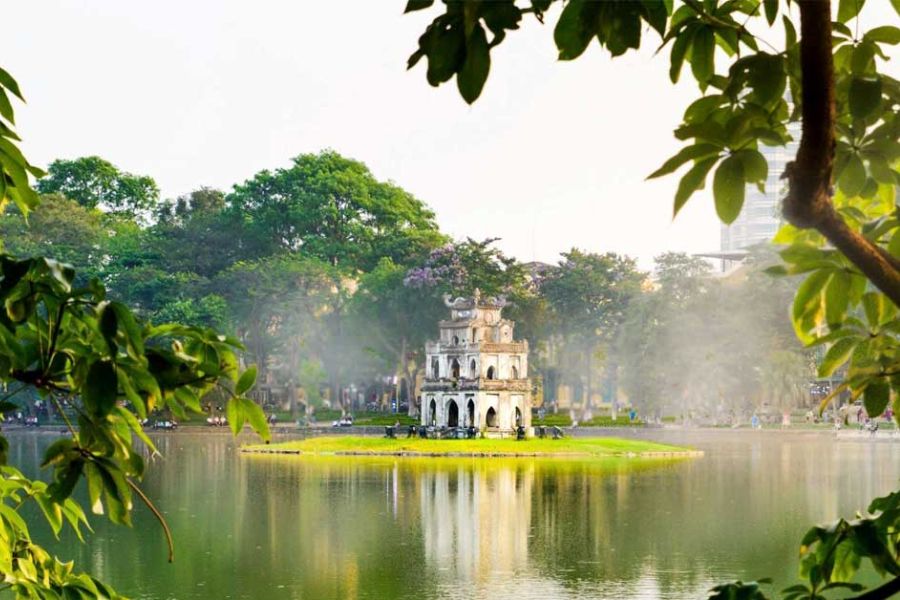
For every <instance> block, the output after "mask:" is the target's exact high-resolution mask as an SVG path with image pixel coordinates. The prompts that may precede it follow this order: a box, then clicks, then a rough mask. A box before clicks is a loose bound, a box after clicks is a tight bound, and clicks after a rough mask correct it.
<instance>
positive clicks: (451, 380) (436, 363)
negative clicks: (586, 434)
mask: <svg viewBox="0 0 900 600" xmlns="http://www.w3.org/2000/svg"><path fill="white" fill-rule="evenodd" d="M444 302H445V303H446V305H447V308H449V309H450V319H449V320H447V321H441V322H440V330H441V337H440V339H439V340H437V341H434V342H428V343H426V344H425V355H426V358H425V360H426V362H425V364H426V365H428V370H427V371H426V375H425V382H424V384H423V385H422V396H423V400H422V425H426V426H433V427H446V428H451V429H452V428H458V427H475V428H476V429H479V430H482V431H484V432H485V435H492V434H495V435H503V434H505V433H509V432H512V431H513V430H514V429H515V428H516V427H518V426H520V425H521V426H523V427H526V428H528V427H530V426H531V383H530V381H529V380H528V342H527V341H516V340H515V339H514V337H513V327H514V326H515V323H513V322H512V321H510V320H508V319H504V318H503V317H502V316H501V314H500V311H501V310H502V309H503V307H504V306H505V304H506V303H505V301H504V300H503V299H502V298H500V299H498V298H482V297H481V294H480V293H479V292H478V290H475V295H474V296H473V297H472V298H457V299H455V300H451V298H450V296H446V297H445V298H444Z"/></svg>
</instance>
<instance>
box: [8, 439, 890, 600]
mask: <svg viewBox="0 0 900 600" xmlns="http://www.w3.org/2000/svg"><path fill="white" fill-rule="evenodd" d="M649 437H651V438H653V439H657V440H659V441H665V442H671V443H685V444H691V445H693V446H695V447H697V448H700V449H702V450H704V451H705V452H706V455H705V456H704V457H703V458H697V459H689V460H679V461H671V460H655V461H642V460H625V461H615V462H612V461H611V462H599V463H597V462H594V463H591V462H584V461H574V460H572V461H554V460H548V459H508V460H507V459H504V460H498V459H453V460H450V459H437V460H434V459H432V460H429V459H395V458H379V459H359V458H352V459H351V458H327V459H306V458H299V457H271V456H242V455H240V454H238V452H237V451H236V444H235V442H234V441H233V440H232V439H231V438H230V437H229V436H227V435H219V434H190V433H184V432H179V433H175V434H166V435H160V436H158V437H157V439H156V441H157V443H158V446H159V449H160V451H161V452H162V453H163V454H164V455H165V458H164V459H163V460H160V461H157V462H156V463H155V464H154V465H153V466H152V468H151V470H150V472H149V474H148V476H147V478H146V481H145V485H144V489H145V490H146V491H147V492H148V493H149V495H150V496H151V497H152V498H154V499H155V500H156V503H157V505H158V506H160V507H161V508H162V509H163V510H164V512H165V513H166V516H167V518H168V520H169V523H170V525H171V526H172V530H173V532H174V535H175V538H176V560H175V563H174V564H167V563H166V549H165V543H164V540H163V536H162V532H161V531H160V529H159V527H158V526H157V525H156V523H155V521H154V520H153V518H152V516H151V515H150V514H149V512H148V511H147V510H146V509H144V508H143V507H139V508H138V509H137V510H136V514H135V524H136V527H135V529H133V530H130V529H127V528H123V527H115V526H112V525H110V524H109V523H107V522H106V521H104V520H103V519H102V518H100V517H93V518H92V524H93V525H94V527H95V533H94V534H93V535H91V536H90V538H89V540H88V542H87V543H86V544H80V543H78V542H77V541H76V540H74V539H73V538H72V537H71V536H70V537H64V538H63V539H62V540H61V541H60V542H50V541H47V540H46V539H45V540H42V541H45V542H46V543H48V545H49V546H51V547H52V548H53V549H55V550H56V551H57V552H58V553H59V554H60V555H61V556H62V557H64V558H66V559H75V560H76V561H77V562H78V564H80V565H81V566H82V567H84V568H88V569H90V570H91V571H93V572H94V573H95V574H96V575H98V576H100V577H101V578H102V579H105V580H107V581H109V582H111V583H112V584H113V585H114V586H115V587H116V588H117V589H118V590H119V591H120V592H122V593H125V594H127V595H129V596H131V597H133V598H147V599H149V598H153V599H168V598H178V599H188V598H215V599H219V598H254V599H256V598H260V599H263V598H265V599H269V598H271V599H278V598H290V599H300V598H303V599H315V600H330V599H342V600H351V599H355V598H368V599H379V600H380V599H391V598H403V599H407V598H408V599H416V600H421V599H437V598H478V599H491V600H492V599H500V598H541V599H556V598H566V599H568V598H572V599H574V598H579V599H583V598H610V599H612V598H616V599H621V598H704V597H705V596H706V590H707V589H708V588H709V587H710V586H711V585H713V583H714V582H720V581H723V580H728V579H734V578H744V579H752V578H756V577H763V576H771V577H774V578H775V580H776V586H783V584H784V583H785V582H787V581H789V580H790V579H791V578H792V577H793V576H794V574H795V573H796V567H797V543H798V540H799V539H800V537H801V536H802V534H803V532H804V531H805V530H806V527H807V526H808V525H809V524H810V523H813V522H817V521H823V520H829V519H833V518H835V517H837V516H839V515H846V516H850V515H851V514H852V513H853V512H854V511H855V510H857V509H860V508H863V507H864V505H865V503H866V501H867V500H868V499H870V498H872V497H874V496H875V495H877V494H882V493H885V492H887V491H889V490H890V489H892V488H894V487H896V486H897V485H898V483H900V442H893V443H891V442H871V441H836V440H835V439H833V438H832V437H831V436H829V435H822V434H783V435H782V434H777V433H765V432H722V433H719V432H711V433H689V432H688V433H681V432H658V433H656V434H655V435H650V436H649ZM52 439H53V438H52V436H49V435H41V434H37V435H35V434H18V435H17V434H11V435H10V442H11V456H10V462H11V463H12V464H24V465H26V466H27V469H28V470H31V471H32V472H35V470H36V465H37V464H38V462H39V460H40V456H41V454H42V452H43V448H44V447H45V446H46V445H47V444H48V443H49V442H50V441H51V440H52ZM41 537H44V538H46V536H41Z"/></svg>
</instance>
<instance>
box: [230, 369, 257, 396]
mask: <svg viewBox="0 0 900 600" xmlns="http://www.w3.org/2000/svg"><path fill="white" fill-rule="evenodd" d="M256 371H257V369H256V365H250V366H249V367H247V369H246V370H245V371H244V372H243V373H241V378H240V379H238V382H237V385H236V386H235V388H234V393H235V394H236V395H238V396H243V395H244V394H246V393H247V390H249V389H250V388H252V387H253V384H254V383H256Z"/></svg>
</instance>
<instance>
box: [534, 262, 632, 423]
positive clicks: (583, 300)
mask: <svg viewBox="0 0 900 600" xmlns="http://www.w3.org/2000/svg"><path fill="white" fill-rule="evenodd" d="M644 278H645V275H644V274H643V273H641V272H640V271H638V270H637V265H636V264H635V261H634V259H631V258H626V257H622V256H619V255H617V254H613V253H607V254H591V253H587V252H583V251H581V250H578V249H577V248H573V249H572V250H570V251H569V252H566V253H564V254H563V255H562V260H561V261H560V263H559V265H558V266H557V267H556V268H555V269H553V270H551V271H549V272H548V273H547V274H546V275H545V276H544V278H543V279H542V281H541V283H540V292H541V295H542V296H543V297H544V298H545V299H546V301H547V305H548V307H549V311H550V315H551V316H550V319H551V322H552V323H553V325H552V327H553V330H554V331H555V332H557V333H558V334H559V335H560V336H561V338H562V339H563V343H562V344H561V347H562V348H563V349H564V352H563V353H562V354H563V355H564V360H563V361H562V362H563V363H564V364H567V363H568V364H578V365H580V367H581V368H580V369H572V368H564V369H563V372H564V375H567V376H568V378H570V379H571V378H573V377H574V378H575V380H576V381H578V382H580V381H581V380H582V378H581V376H580V374H583V376H584V378H583V381H584V399H585V402H584V407H585V408H586V409H590V407H591V403H592V395H593V391H594V389H595V386H594V369H595V367H596V366H598V364H599V365H603V364H607V365H609V366H612V367H613V368H612V369H611V370H610V373H609V375H610V379H608V383H609V384H610V388H611V389H615V388H616V385H615V375H614V372H615V368H614V363H613V362H610V361H608V360H606V358H608V350H609V346H610V344H611V343H612V342H613V340H614V339H615V337H616V335H617V334H618V331H619V326H620V325H621V323H622V321H623V319H624V316H625V310H626V308H627V307H628V304H629V302H630V301H631V300H632V298H633V297H635V296H636V295H637V294H639V293H640V291H641V284H642V283H643V281H644ZM579 387H580V386H579ZM613 400H614V399H613Z"/></svg>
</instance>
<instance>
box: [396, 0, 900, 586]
mask: <svg viewBox="0 0 900 600" xmlns="http://www.w3.org/2000/svg"><path fill="white" fill-rule="evenodd" d="M434 4H435V3H434V2H433V0H410V1H409V2H408V4H407V11H416V10H423V9H427V8H429V7H432V6H433V5H434ZM553 4H554V2H553V0H530V1H528V2H526V1H521V2H516V1H515V0H505V1H502V2H480V1H471V2H461V3H455V2H445V3H444V6H443V10H442V11H440V12H439V14H438V15H437V16H436V17H435V18H434V19H433V21H432V22H431V23H430V24H429V25H428V27H427V28H426V30H425V32H424V33H423V34H422V36H421V37H420V38H419V44H418V48H417V49H416V50H415V52H414V53H413V54H412V56H411V57H410V60H409V66H410V67H413V66H414V65H416V64H417V63H418V62H419V61H420V60H421V59H422V58H423V57H424V58H427V60H428V71H427V78H428V81H429V83H430V84H431V85H439V84H440V83H443V82H445V81H448V80H450V79H451V78H453V77H454V76H455V77H456V80H457V85H458V87H459V90H460V93H461V95H462V97H463V98H464V99H465V100H466V101H467V102H469V103H471V102H473V101H474V100H475V99H477V98H478V96H479V95H480V94H481V92H482V89H483V88H484V85H485V81H486V79H487V76H488V72H489V69H490V66H491V54H492V52H491V51H492V50H493V49H494V48H496V46H497V45H499V44H500V43H501V42H503V40H504V39H505V37H506V34H507V33H508V32H509V31H512V30H516V29H518V28H519V25H520V22H521V21H522V20H523V16H524V15H526V14H532V15H534V16H535V17H536V19H537V20H538V21H540V22H543V21H544V17H545V15H546V14H547V13H548V12H549V10H550V8H551V6H552V5H553ZM559 4H562V10H561V11H560V12H559V16H558V19H557V22H556V25H555V28H554V31H553V37H554V41H555V43H556V46H557V48H558V50H559V58H560V59H561V60H572V59H575V58H577V57H579V56H581V55H582V54H583V53H584V52H585V50H586V49H587V47H588V46H589V45H590V43H591V41H592V40H594V39H596V40H597V42H598V43H599V45H600V46H601V47H603V48H605V49H606V50H608V51H609V53H610V54H611V55H612V56H618V55H621V54H623V53H625V52H627V51H628V50H629V49H636V48H638V47H640V45H641V42H642V41H645V40H642V35H643V31H644V29H645V25H646V26H647V29H648V31H651V32H655V34H656V35H658V36H659V40H660V42H661V47H668V48H670V50H669V58H670V70H669V75H670V78H671V80H672V81H673V82H676V81H677V80H678V79H679V77H680V75H681V73H682V71H683V70H684V67H685V63H688V64H689V66H690V72H691V75H692V76H693V78H694V80H695V81H696V83H697V85H698V86H699V88H700V90H701V92H702V93H703V95H702V97H700V98H698V99H697V100H696V101H695V102H693V103H691V104H690V106H688V108H687V109H686V111H685V113H684V118H683V122H682V124H681V125H680V126H679V127H678V128H677V129H676V130H675V136H676V138H678V139H679V140H682V141H685V142H687V143H688V145H686V146H685V147H684V148H683V149H682V150H681V151H680V152H679V153H678V154H676V155H675V156H673V157H672V158H670V159H669V160H668V161H666V162H665V164H663V165H662V166H661V167H660V168H659V169H658V170H657V171H655V172H654V173H652V174H651V175H650V177H659V176H663V175H667V174H670V173H673V172H675V171H677V170H678V169H680V168H682V167H685V166H688V165H689V167H688V169H687V171H686V172H685V173H684V174H683V175H682V177H681V179H680V182H679V185H678V189H677V192H676V195H675V201H674V213H675V214H677V213H678V212H679V210H680V209H681V208H682V207H683V206H684V204H685V203H686V202H687V200H688V199H689V198H690V197H691V196H692V195H693V194H694V193H695V192H696V191H697V190H698V189H701V188H703V187H704V185H705V184H706V182H707V180H708V179H709V178H710V175H711V177H712V192H713V194H712V195H713V198H714V201H715V208H716V212H717V214H718V216H719V218H720V219H721V220H722V221H723V222H725V223H731V222H733V221H734V220H735V219H736V218H737V216H738V215H739V214H740V211H741V208H742V207H743V203H744V195H745V190H746V186H747V185H756V186H759V187H761V188H763V187H764V185H765V181H766V179H767V176H768V165H767V164H766V161H765V159H764V157H763V156H762V155H761V153H760V152H759V150H760V147H761V145H768V146H780V145H784V144H785V143H786V142H787V141H789V139H790V137H791V136H790V133H789V128H788V126H789V125H790V124H792V123H800V124H801V126H802V131H803V135H802V137H801V140H800V147H799V151H798V154H797V157H796V160H795V161H794V162H793V163H791V165H789V167H788V169H787V170H786V172H785V173H784V174H783V176H784V177H785V178H786V179H787V180H788V183H789V185H788V193H787V195H786V196H785V198H784V202H783V210H782V214H783V215H784V216H785V217H786V218H787V220H788V221H789V223H790V225H788V226H786V228H785V229H784V230H783V231H782V232H781V233H779V235H778V236H777V238H776V242H778V243H780V244H784V245H786V246H787V247H786V248H784V249H783V251H782V259H783V260H784V262H785V263H786V265H785V266H779V267H776V268H775V269H773V272H777V273H781V274H791V275H796V274H804V275H805V276H806V278H805V280H804V281H803V283H802V284H801V285H800V286H799V288H798V290H797V293H796V296H795V298H794V302H793V308H792V315H791V316H792V321H793V324H794V328H795V330H796V333H797V334H798V336H799V337H800V339H801V340H802V341H804V342H805V343H807V344H811V345H815V344H819V345H825V346H826V347H827V348H828V350H827V352H826V354H825V358H824V361H823V362H822V364H821V366H820V374H821V375H823V376H827V375H831V374H832V373H834V372H835V371H836V370H837V369H838V368H845V369H846V373H847V376H846V378H845V381H844V384H843V385H842V386H841V388H839V390H838V391H841V390H843V389H848V390H849V391H850V392H851V397H853V398H856V397H859V396H862V398H863V401H864V403H865V405H866V410H867V412H868V413H869V415H870V416H872V417H876V416H878V415H880V414H882V413H883V412H884V411H885V409H886V408H887V407H888V406H889V405H892V407H893V410H894V414H895V416H896V417H897V418H898V420H900V393H898V392H900V368H898V366H900V363H898V360H900V354H898V339H897V333H898V331H900V327H898V315H897V305H898V304H900V244H898V242H900V220H898V219H897V217H896V215H895V194H896V188H897V185H898V183H900V174H898V171H897V170H896V165H897V161H898V160H900V144H898V142H897V139H898V137H900V129H898V128H900V111H898V110H897V107H898V105H900V83H898V81H897V80H896V79H894V78H892V77H890V76H889V75H888V74H886V73H885V72H884V71H883V70H880V67H881V66H882V65H883V62H884V61H886V60H887V59H888V56H887V54H886V53H885V47H887V46H892V45H896V44H898V43H900V29H898V28H897V27H895V26H892V25H880V26H877V27H874V28H872V29H869V30H867V31H866V30H863V29H862V27H863V22H862V20H861V19H859V15H860V12H861V11H862V10H863V8H864V5H865V4H866V2H865V0H839V2H838V5H837V14H836V17H837V19H836V20H834V13H833V12H832V10H831V2H830V1H829V0H797V1H796V2H794V3H793V5H794V6H795V7H796V8H797V9H798V10H799V25H800V30H801V32H802V34H803V35H802V37H801V36H798V34H797V29H798V28H797V26H796V24H795V23H796V22H797V20H798V19H796V17H795V15H794V14H792V12H791V7H792V2H790V0H784V1H779V0H759V1H753V0H745V1H742V0H724V1H723V0H682V2H681V3H680V4H679V5H678V6H677V7H676V6H675V3H674V2H673V1H672V0H641V1H640V2H591V1H588V0H569V1H568V2H564V3H563V2H560V3H559ZM892 5H893V7H894V9H895V10H896V11H897V12H898V13H900V4H898V3H897V2H892ZM779 17H780V25H781V27H782V29H783V31H784V42H783V44H782V45H781V47H780V48H776V47H775V46H773V45H771V44H770V43H769V42H764V41H762V40H761V39H760V38H759V37H757V36H756V35H754V33H752V30H753V29H755V28H757V27H759V28H769V29H772V28H773V26H774V25H775V24H776V22H778V21H779ZM849 22H853V23H852V27H851V26H849V25H848V23H849ZM488 32H490V34H491V36H492V37H491V39H490V40H488V39H487V35H488ZM651 35H653V34H652V33H651ZM761 44H762V45H764V46H765V49H761ZM723 55H724V57H723ZM722 58H725V59H727V62H726V61H725V60H721V59H722ZM726 64H727V69H726V71H724V72H720V71H719V70H718V67H719V66H721V65H726ZM834 184H836V186H837V194H833V185H834ZM651 312H652V311H651ZM831 400H832V398H831V397H828V398H826V400H825V402H823V408H824V406H825V405H826V404H827V402H829V401H831ZM892 498H894V496H890V497H888V498H887V499H879V500H876V501H875V502H873V505H872V506H871V507H870V508H871V509H872V510H875V511H878V512H879V516H877V517H874V519H881V520H882V521H879V523H883V527H882V528H881V529H880V532H881V533H876V532H875V530H876V529H877V528H878V527H879V526H878V525H875V524H874V522H873V521H865V522H866V524H865V525H860V527H861V529H859V530H858V531H860V532H862V531H865V532H866V533H865V534H864V537H859V536H858V535H857V533H856V531H857V530H853V531H854V533H853V534H849V533H847V534H846V536H847V537H845V538H839V537H837V536H836V535H834V532H839V531H841V532H843V531H847V530H848V528H847V527H846V526H845V525H842V522H838V523H837V524H836V525H834V526H833V527H831V528H828V529H827V531H828V534H827V535H824V534H821V535H820V534H818V533H816V534H814V535H813V537H812V538H810V537H809V536H807V539H806V540H805V542H804V543H805V544H807V543H811V542H813V541H815V542H816V543H817V548H818V550H817V551H816V552H817V554H816V556H817V557H818V558H816V559H810V558H808V557H809V556H811V555H809V554H807V558H806V559H804V565H805V567H804V569H803V571H802V572H801V575H802V576H803V578H804V579H805V580H807V581H808V582H809V585H808V587H804V586H795V587H793V588H789V589H788V590H786V591H785V592H784V593H785V595H786V597H788V598H791V599H793V598H798V597H809V598H817V597H821V592H822V591H824V590H825V588H826V587H829V589H831V588H837V587H838V586H844V587H845V589H844V590H843V591H845V592H847V591H849V592H855V591H857V589H856V586H855V585H851V586H849V587H848V586H846V585H845V583H846V582H845V579H844V577H845V575H847V574H848V573H849V574H852V572H855V570H856V568H855V566H854V568H846V567H845V566H843V565H845V564H846V563H847V561H850V564H852V565H856V564H858V563H859V562H860V560H861V558H863V557H866V558H869V559H870V561H871V562H872V563H873V565H875V566H876V570H878V571H879V572H880V573H882V574H883V575H890V576H891V577H893V579H891V580H889V581H888V582H887V583H886V584H884V585H883V586H882V587H880V588H876V589H874V590H871V591H870V592H868V593H867V594H866V595H865V597H867V598H884V597H888V596H890V595H891V594H893V593H894V592H896V591H898V588H900V577H898V572H897V571H896V565H897V545H896V541H897V540H896V535H897V534H896V532H897V530H898V523H900V512H898V511H897V510H896V500H891V499H892ZM879 536H881V537H879ZM851 538H852V541H851ZM877 540H880V541H879V542H878V543H875V541H877ZM838 549H840V553H838V552H837V550H838ZM838 555H839V556H840V562H841V565H842V567H841V568H839V569H837V571H835V570H834V569H832V568H830V567H829V566H828V562H827V560H829V557H832V558H834V557H836V556H838ZM810 563H814V564H810ZM886 565H887V566H886ZM836 573H837V574H836ZM713 597H715V598H763V597H765V595H764V593H763V592H762V590H761V589H760V586H759V583H758V582H751V583H742V582H734V583H730V584H725V585H722V586H718V587H717V588H715V589H714V590H713Z"/></svg>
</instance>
